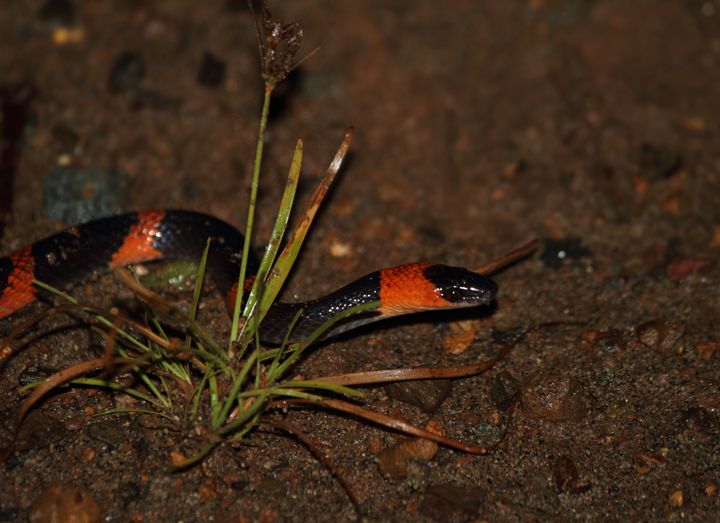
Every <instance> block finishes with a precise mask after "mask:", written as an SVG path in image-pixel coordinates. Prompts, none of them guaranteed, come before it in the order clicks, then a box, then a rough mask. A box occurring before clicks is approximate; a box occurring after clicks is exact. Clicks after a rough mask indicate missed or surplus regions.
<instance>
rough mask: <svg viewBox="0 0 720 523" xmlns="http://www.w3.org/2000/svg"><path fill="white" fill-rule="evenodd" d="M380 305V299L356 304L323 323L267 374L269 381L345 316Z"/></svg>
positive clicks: (283, 370) (273, 379)
mask: <svg viewBox="0 0 720 523" xmlns="http://www.w3.org/2000/svg"><path fill="white" fill-rule="evenodd" d="M379 306H380V301H379V300H378V301H373V302H370V303H363V304H360V305H356V306H355V307H350V308H349V309H347V310H344V311H342V312H339V313H337V314H336V315H335V316H333V317H332V318H330V319H329V320H328V321H326V322H325V323H323V324H322V325H321V326H320V328H318V329H317V330H316V331H315V332H313V333H312V334H311V335H310V337H309V338H308V339H307V341H305V342H304V343H302V344H301V345H300V350H297V351H295V352H293V353H292V354H291V355H290V356H288V358H287V359H286V360H285V361H283V362H282V363H281V364H280V365H279V366H278V367H277V369H276V370H275V372H274V373H273V374H272V375H271V374H270V373H268V376H267V380H268V383H272V382H273V381H275V379H277V377H278V376H280V375H282V373H283V372H285V370H287V368H288V367H289V366H290V365H292V364H293V363H294V362H295V360H296V359H297V357H298V356H300V354H302V352H303V351H304V350H305V348H307V347H308V346H310V345H311V344H312V343H314V342H315V341H316V340H317V339H319V338H320V337H321V336H322V335H323V334H324V333H325V332H326V331H327V330H328V329H329V328H331V327H332V326H333V325H335V323H337V322H338V321H340V320H342V319H343V318H347V317H348V316H350V315H352V314H357V313H358V312H362V311H366V310H370V309H377V308H378V307H379Z"/></svg>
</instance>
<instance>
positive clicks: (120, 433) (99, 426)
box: [88, 421, 127, 447]
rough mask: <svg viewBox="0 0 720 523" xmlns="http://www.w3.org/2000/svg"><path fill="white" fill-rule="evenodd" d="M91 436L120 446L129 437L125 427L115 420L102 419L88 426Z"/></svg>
mask: <svg viewBox="0 0 720 523" xmlns="http://www.w3.org/2000/svg"><path fill="white" fill-rule="evenodd" d="M88 434H89V436H90V437H91V438H93V439H96V440H98V441H101V442H102V443H107V444H108V445H110V446H112V447H119V446H120V445H122V444H123V443H124V442H125V441H126V438H127V433H126V431H125V427H123V426H122V425H121V424H120V423H117V422H115V421H100V422H98V423H92V424H91V425H90V426H89V427H88Z"/></svg>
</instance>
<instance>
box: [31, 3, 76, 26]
mask: <svg viewBox="0 0 720 523" xmlns="http://www.w3.org/2000/svg"><path fill="white" fill-rule="evenodd" d="M38 16H39V18H40V20H42V21H43V22H45V24H46V25H47V26H48V27H49V28H50V29H56V28H58V27H69V26H71V25H72V23H73V20H74V19H75V7H74V6H73V5H72V3H71V2H70V1H69V0H48V1H47V2H45V3H44V4H43V6H42V7H41V8H40V13H39V14H38Z"/></svg>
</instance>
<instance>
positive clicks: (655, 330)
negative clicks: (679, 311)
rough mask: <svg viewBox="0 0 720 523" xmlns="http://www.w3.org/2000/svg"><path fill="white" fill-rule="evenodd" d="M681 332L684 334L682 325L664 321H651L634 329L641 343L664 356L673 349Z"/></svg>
mask: <svg viewBox="0 0 720 523" xmlns="http://www.w3.org/2000/svg"><path fill="white" fill-rule="evenodd" d="M683 332H685V327H684V326H683V325H681V324H673V323H669V322H667V321H664V320H651V321H648V322H645V323H643V324H642V325H639V326H638V327H636V329H635V333H636V334H637V337H638V338H639V339H640V341H641V342H643V343H644V344H645V345H647V346H648V347H650V348H651V349H653V350H655V351H657V352H659V353H660V354H662V355H664V356H666V355H668V354H669V353H670V351H671V350H672V349H673V348H674V347H675V345H676V344H677V342H678V340H679V339H680V336H682V335H683Z"/></svg>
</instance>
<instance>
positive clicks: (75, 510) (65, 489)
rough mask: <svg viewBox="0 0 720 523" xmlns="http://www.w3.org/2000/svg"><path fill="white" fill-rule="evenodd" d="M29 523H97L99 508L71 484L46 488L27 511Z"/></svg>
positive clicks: (85, 493)
mask: <svg viewBox="0 0 720 523" xmlns="http://www.w3.org/2000/svg"><path fill="white" fill-rule="evenodd" d="M28 519H29V521H30V523H50V522H52V523H99V522H100V521H102V511H101V510H100V506H99V505H98V504H97V502H96V501H95V500H94V499H93V497H92V496H91V495H90V493H89V492H88V491H87V490H85V489H84V488H83V487H81V486H79V485H74V484H72V483H55V484H53V485H50V486H49V487H47V488H46V489H45V490H44V491H43V492H42V494H40V496H38V498H37V499H36V500H35V502H34V503H33V504H32V506H31V507H30V510H29V511H28Z"/></svg>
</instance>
